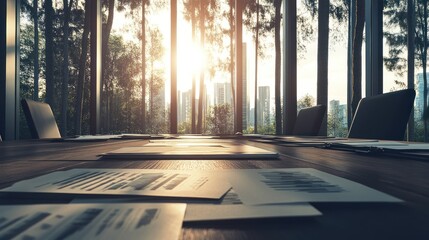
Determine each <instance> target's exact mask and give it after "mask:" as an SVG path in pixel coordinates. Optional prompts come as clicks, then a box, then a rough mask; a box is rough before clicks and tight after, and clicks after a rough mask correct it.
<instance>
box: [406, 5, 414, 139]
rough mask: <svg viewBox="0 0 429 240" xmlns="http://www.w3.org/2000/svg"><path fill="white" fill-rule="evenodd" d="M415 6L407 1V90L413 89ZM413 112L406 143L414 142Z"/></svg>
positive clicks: (412, 112)
mask: <svg viewBox="0 0 429 240" xmlns="http://www.w3.org/2000/svg"><path fill="white" fill-rule="evenodd" d="M415 29H416V24H415V5H414V0H408V1H407V80H408V81H407V85H408V88H409V89H414V74H415V72H414V64H415V61H414V58H415V55H414V53H415V44H414V41H415V35H414V30H415ZM414 129H415V128H414V110H412V111H411V113H410V119H409V121H408V131H407V132H408V138H407V140H408V141H414V140H415V139H414Z"/></svg>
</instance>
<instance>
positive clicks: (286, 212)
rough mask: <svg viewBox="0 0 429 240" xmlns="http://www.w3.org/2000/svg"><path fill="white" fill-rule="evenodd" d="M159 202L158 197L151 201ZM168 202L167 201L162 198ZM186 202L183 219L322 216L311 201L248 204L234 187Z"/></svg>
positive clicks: (104, 200)
mask: <svg viewBox="0 0 429 240" xmlns="http://www.w3.org/2000/svg"><path fill="white" fill-rule="evenodd" d="M152 201H156V200H152ZM159 201H162V202H165V201H166V200H165V199H164V200H163V199H160V200H159ZM139 202H142V200H141V199H138V198H119V199H118V198H97V199H85V198H78V199H75V200H73V201H72V203H139ZM183 202H184V203H187V208H186V214H185V218H184V220H183V221H185V222H197V221H219V220H237V219H255V218H276V217H313V216H320V215H322V214H321V213H320V212H319V211H318V210H317V209H315V208H314V207H313V206H311V205H310V204H308V203H284V204H267V205H245V204H243V202H242V201H241V200H240V198H239V196H238V195H237V193H236V192H235V191H234V190H233V189H231V190H230V191H228V193H227V194H226V195H225V196H224V197H222V199H221V200H220V201H216V202H214V201H210V200H209V201H207V200H186V199H185V200H183Z"/></svg>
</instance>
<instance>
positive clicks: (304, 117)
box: [292, 105, 326, 136]
mask: <svg viewBox="0 0 429 240" xmlns="http://www.w3.org/2000/svg"><path fill="white" fill-rule="evenodd" d="M325 113H326V106H325V105H317V106H314V107H309V108H304V109H301V110H300V111H299V112H298V116H297V117H296V123H295V126H294V128H293V133H292V134H293V135H296V136H317V135H318V134H319V130H320V126H321V125H322V121H323V118H324V116H325Z"/></svg>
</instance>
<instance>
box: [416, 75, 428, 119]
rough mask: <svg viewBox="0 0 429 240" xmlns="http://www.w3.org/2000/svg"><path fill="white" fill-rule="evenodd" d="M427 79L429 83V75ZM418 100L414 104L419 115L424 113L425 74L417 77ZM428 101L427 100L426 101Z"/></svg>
mask: <svg viewBox="0 0 429 240" xmlns="http://www.w3.org/2000/svg"><path fill="white" fill-rule="evenodd" d="M426 76H427V79H428V81H429V73H426ZM415 89H416V99H415V102H414V111H415V112H417V113H422V112H423V106H424V105H423V99H424V91H423V90H424V79H423V73H418V74H417V77H416V85H415ZM428 90H429V84H428ZM426 101H427V99H426Z"/></svg>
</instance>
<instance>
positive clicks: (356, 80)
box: [350, 0, 365, 116]
mask: <svg viewBox="0 0 429 240" xmlns="http://www.w3.org/2000/svg"><path fill="white" fill-rule="evenodd" d="M353 1H354V4H356V12H354V13H352V14H353V15H354V17H355V18H356V24H355V25H354V26H353V29H352V31H353V36H354V39H353V43H352V88H353V93H352V101H351V106H350V108H351V111H350V112H351V114H352V116H354V114H355V112H356V109H357V106H358V103H359V101H360V99H361V98H362V43H363V28H364V24H365V0H353Z"/></svg>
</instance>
